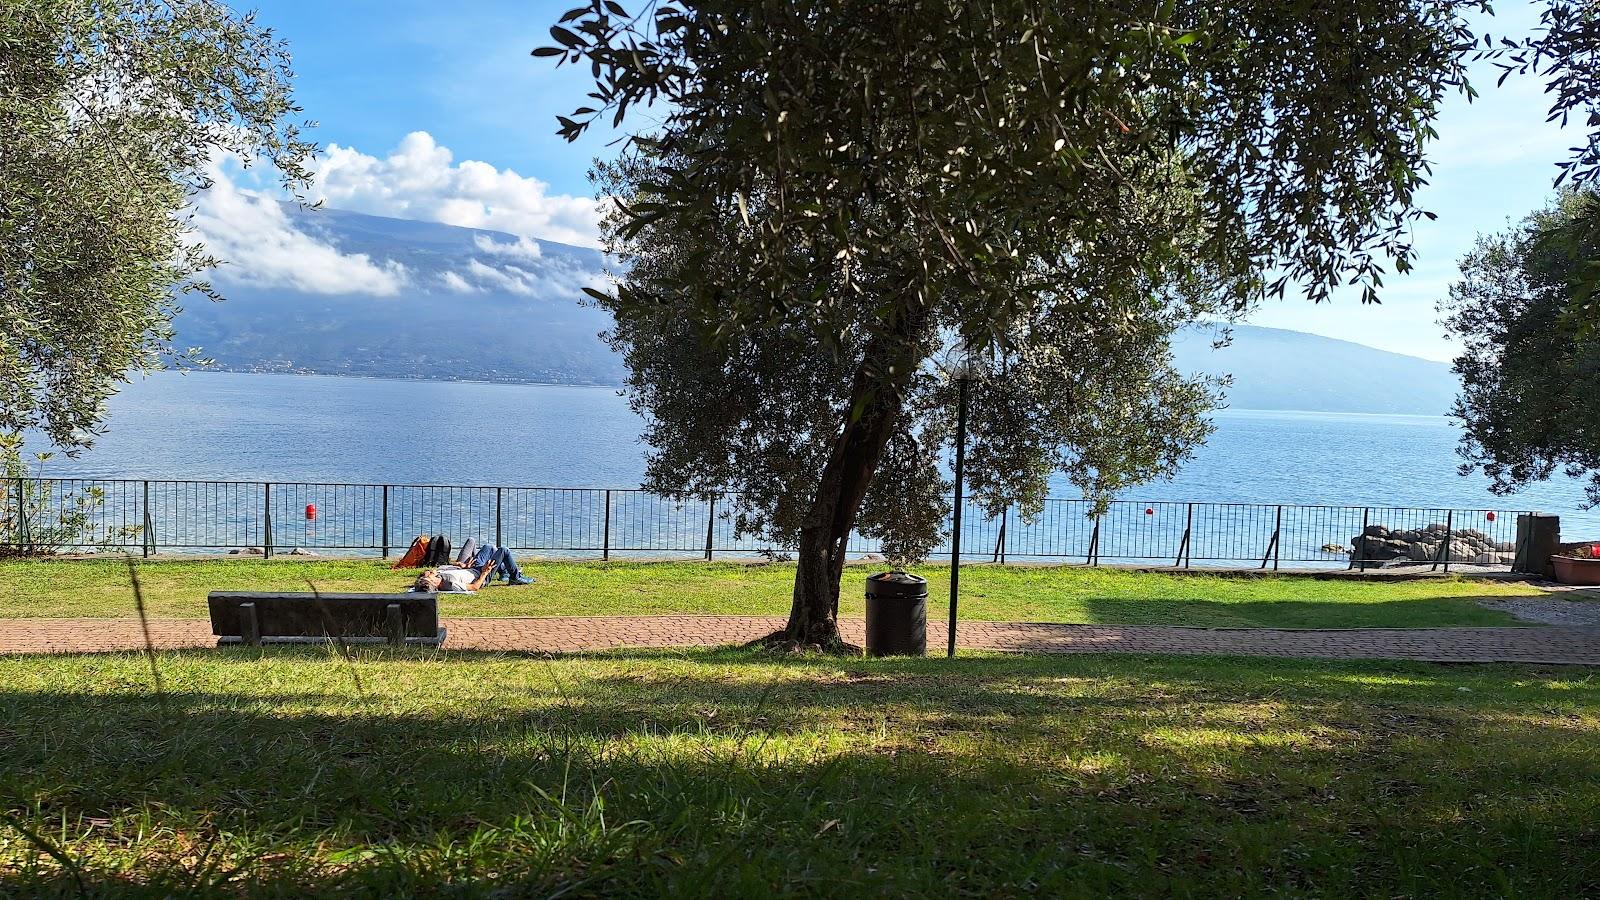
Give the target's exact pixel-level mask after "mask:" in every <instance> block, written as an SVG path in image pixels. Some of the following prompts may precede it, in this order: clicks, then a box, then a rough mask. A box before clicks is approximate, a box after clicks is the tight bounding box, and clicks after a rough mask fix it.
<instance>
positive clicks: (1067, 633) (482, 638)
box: [0, 616, 1600, 666]
mask: <svg viewBox="0 0 1600 900" xmlns="http://www.w3.org/2000/svg"><path fill="white" fill-rule="evenodd" d="M782 624H783V620H782V619H781V618H776V617H768V616H593V617H571V618H472V619H447V620H445V622H444V625H445V627H446V628H448V629H449V639H448V640H447V641H446V642H445V646H446V648H447V649H453V650H505V651H523V652H536V653H537V652H546V653H571V652H577V651H583V650H603V649H610V648H617V647H677V646H718V645H723V644H735V643H743V642H746V641H750V640H753V639H755V638H758V637H760V636H762V635H764V634H768V633H770V632H772V631H773V630H775V629H777V628H779V627H781V626H782ZM842 629H843V631H844V635H845V639H846V640H848V641H851V642H853V643H856V644H860V643H862V642H863V639H864V638H863V633H862V622H861V620H859V619H855V620H846V621H844V622H843V623H842ZM957 635H958V637H959V642H960V646H961V647H963V648H966V649H972V650H1011V651H1023V652H1029V653H1176V654H1237V655H1244V656H1288V657H1302V658H1305V657H1310V658H1327V659H1415V660H1430V661H1437V662H1523V663H1569V664H1575V665H1591V666H1600V627H1593V626H1551V627H1543V628H1366V629H1350V630H1305V631H1300V630H1278V629H1267V628H1242V629H1211V628H1180V627H1174V626H1165V625H1058V624H1033V623H1021V622H963V623H961V626H960V628H959V629H958V632H957ZM150 638H151V642H152V643H153V644H154V645H155V646H156V647H157V648H158V649H182V648H193V647H210V646H214V645H215V639H214V638H213V637H212V635H211V628H210V626H209V625H208V623H207V622H206V621H205V620H203V619H201V620H189V619H153V620H151V621H150ZM143 646H144V637H143V634H142V632H141V630H140V626H139V621H138V620H137V619H0V653H77V652H101V651H116V650H137V649H141V648H142V647H143ZM928 646H929V649H930V651H933V652H938V651H939V648H942V647H944V646H945V628H944V625H943V623H933V622H930V623H929V625H928Z"/></svg>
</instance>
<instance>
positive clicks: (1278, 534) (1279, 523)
mask: <svg viewBox="0 0 1600 900" xmlns="http://www.w3.org/2000/svg"><path fill="white" fill-rule="evenodd" d="M1282 535H1283V507H1282V506H1279V507H1278V514H1277V516H1276V517H1275V518H1274V519H1273V521H1272V571H1274V572H1276V571H1278V557H1279V556H1282V555H1283V542H1282Z"/></svg>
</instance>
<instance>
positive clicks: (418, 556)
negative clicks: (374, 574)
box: [389, 534, 428, 571]
mask: <svg viewBox="0 0 1600 900" xmlns="http://www.w3.org/2000/svg"><path fill="white" fill-rule="evenodd" d="M427 556H428V536H427V535H425V534H424V535H422V536H420V537H418V538H417V539H416V540H414V541H412V542H411V549H409V550H407V551H406V555H405V556H402V557H400V559H399V560H398V561H396V562H395V564H394V565H392V566H390V567H389V568H390V570H391V571H392V570H394V569H415V568H419V567H421V566H422V564H423V560H425V559H426V558H427Z"/></svg>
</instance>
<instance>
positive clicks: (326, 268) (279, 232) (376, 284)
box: [192, 165, 408, 296]
mask: <svg viewBox="0 0 1600 900" xmlns="http://www.w3.org/2000/svg"><path fill="white" fill-rule="evenodd" d="M211 174H212V186H211V187H210V188H208V189H207V190H205V191H202V192H200V193H199V194H197V195H196V196H195V197H194V198H193V200H192V214H193V219H192V221H193V224H194V226H195V229H196V231H197V232H198V235H197V236H198V237H199V239H200V240H201V241H202V242H203V243H204V244H205V246H206V250H207V251H208V252H209V253H210V254H211V255H213V256H215V257H217V258H219V259H221V260H223V262H224V265H223V266H222V267H221V268H220V269H219V270H218V272H217V277H218V279H219V280H221V281H232V282H235V283H240V284H252V285H263V286H273V287H286V288H292V289H294V290H298V291H304V292H306V293H312V294H375V295H378V296H391V295H394V294H396V293H399V291H400V288H401V287H403V286H404V285H405V284H406V282H407V280H408V273H407V271H406V267H405V266H403V265H401V264H399V263H397V262H394V261H392V260H384V261H374V260H373V259H372V258H371V257H369V256H368V255H366V254H365V253H343V252H341V251H340V250H339V248H338V247H335V246H333V245H332V244H331V243H328V242H326V241H323V240H321V239H319V238H318V236H316V235H314V234H311V233H308V232H306V231H303V230H301V229H300V228H298V227H297V225H296V222H294V221H293V220H291V219H290V217H289V215H288V214H287V213H286V212H284V209H283V206H282V205H281V204H279V202H278V201H277V200H276V199H273V198H272V197H271V196H269V195H266V194H262V193H258V192H255V191H251V190H247V189H245V188H241V187H239V186H238V185H236V184H235V183H234V182H233V179H232V178H231V177H229V174H228V172H227V171H226V169H225V168H224V167H223V166H220V165H219V166H216V167H214V168H213V171H212V173H211Z"/></svg>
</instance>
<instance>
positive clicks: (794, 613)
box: [782, 310, 923, 648]
mask: <svg viewBox="0 0 1600 900" xmlns="http://www.w3.org/2000/svg"><path fill="white" fill-rule="evenodd" d="M922 329H923V316H922V314H921V311H920V310H907V311H904V312H903V314H902V316H901V318H900V319H899V320H898V321H897V322H895V323H893V324H892V325H891V326H890V327H889V328H887V329H886V330H885V332H884V333H882V334H879V335H878V336H876V337H874V338H873V339H872V340H871V341H869V342H868V345H867V349H866V353H865V355H864V357H863V359H862V362H861V365H860V366H858V367H857V369H856V373H855V377H854V379H853V381H852V384H851V389H850V401H849V404H848V405H847V406H846V408H845V410H844V425H843V428H842V430H841V431H840V433H839V437H838V439H837V440H836V441H835V442H834V446H833V453H832V454H831V455H830V456H829V458H828V464H827V465H826V466H825V467H824V468H823V470H822V477H821V479H819V481H818V483H817V493H816V496H815V497H814V498H813V499H812V501H811V508H810V510H809V511H808V512H807V514H806V518H805V522H804V524H803V525H802V526H801V529H800V546H799V550H798V556H797V561H798V564H799V565H798V568H797V569H796V571H795V576H794V604H793V606H791V607H790V610H789V624H788V626H787V627H786V628H785V629H784V631H783V634H782V637H783V639H784V640H786V641H793V642H796V643H799V644H820V645H821V646H822V647H824V648H833V647H837V646H838V644H839V581H840V579H841V578H842V577H843V575H844V554H845V545H846V543H847V542H848V541H849V539H850V531H851V529H853V528H854V527H855V522H856V516H857V514H858V513H859V512H860V510H861V502H862V500H863V499H864V498H865V497H866V495H867V488H868V487H870V486H871V484H872V475H873V473H874V472H876V471H877V468H878V461H879V460H880V459H881V458H882V457H883V451H884V447H885V446H887V445H888V443H889V438H890V437H891V436H892V435H893V433H894V428H895V424H896V420H898V419H899V417H900V411H901V408H902V406H903V405H904V403H905V391H906V387H907V386H908V385H909V384H910V383H911V376H912V374H913V373H914V371H915V370H916V367H917V365H918V364H919V363H920V362H921V353H920V348H921V347H922V344H923V335H922V334H921V331H922Z"/></svg>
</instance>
